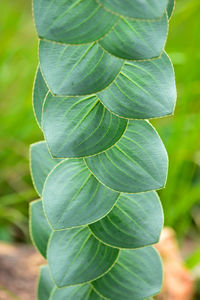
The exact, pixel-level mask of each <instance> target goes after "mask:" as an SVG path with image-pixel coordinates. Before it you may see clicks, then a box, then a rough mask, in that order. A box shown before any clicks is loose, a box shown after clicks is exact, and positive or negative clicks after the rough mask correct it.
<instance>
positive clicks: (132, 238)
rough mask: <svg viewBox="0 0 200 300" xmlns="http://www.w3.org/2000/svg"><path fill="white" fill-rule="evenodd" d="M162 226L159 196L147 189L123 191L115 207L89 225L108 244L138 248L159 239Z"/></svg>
mask: <svg viewBox="0 0 200 300" xmlns="http://www.w3.org/2000/svg"><path fill="white" fill-rule="evenodd" d="M162 226H163V212H162V206H161V203H160V201H159V198H158V196H157V194H156V193H155V192H147V193H141V194H132V195H131V194H121V195H120V197H119V199H118V201H117V203H116V204H115V206H114V208H113V209H112V211H111V212H110V213H109V214H108V215H107V216H106V217H105V218H103V219H101V220H100V221H98V222H96V223H94V224H91V225H90V229H91V230H92V233H94V235H95V236H96V237H97V238H98V239H99V240H100V241H102V242H103V243H106V244H107V245H110V246H114V247H119V248H138V247H144V246H148V245H152V244H155V243H157V242H158V240H159V237H160V232H161V230H162Z"/></svg>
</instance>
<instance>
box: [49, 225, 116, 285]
mask: <svg viewBox="0 0 200 300" xmlns="http://www.w3.org/2000/svg"><path fill="white" fill-rule="evenodd" d="M118 253H119V250H117V249H114V248H111V247H107V246H105V245H104V244H102V243H100V242H99V241H98V240H97V239H96V238H95V237H94V236H93V234H92V233H91V232H90V230H89V229H88V227H81V228H73V229H68V230H64V231H63V230H62V231H55V232H53V234H52V236H51V238H50V242H49V247H48V263H49V267H50V270H51V273H52V275H53V278H54V280H55V282H56V285H57V286H58V287H64V286H69V285H75V284H80V283H85V282H88V281H92V280H94V279H96V278H98V277H100V276H102V275H103V274H105V273H106V272H107V271H108V270H109V269H110V268H111V267H112V266H113V264H114V263H115V261H116V259H117V257H118Z"/></svg>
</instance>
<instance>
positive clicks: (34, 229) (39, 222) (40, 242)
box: [30, 200, 51, 258]
mask: <svg viewBox="0 0 200 300" xmlns="http://www.w3.org/2000/svg"><path fill="white" fill-rule="evenodd" d="M30 232H31V237H32V239H33V242H34V244H35V246H36V248H37V249H38V250H39V252H40V253H41V254H42V256H44V258H46V251H47V244H48V241H49V237H50V234H51V228H50V226H49V224H48V222H47V219H46V217H45V215H44V211H43V207H42V201H41V200H39V201H34V202H32V203H31V204H30Z"/></svg>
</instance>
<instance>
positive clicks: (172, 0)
mask: <svg viewBox="0 0 200 300" xmlns="http://www.w3.org/2000/svg"><path fill="white" fill-rule="evenodd" d="M174 7H175V0H168V5H167V14H168V18H169V19H170V18H171V16H172V13H173V10H174Z"/></svg>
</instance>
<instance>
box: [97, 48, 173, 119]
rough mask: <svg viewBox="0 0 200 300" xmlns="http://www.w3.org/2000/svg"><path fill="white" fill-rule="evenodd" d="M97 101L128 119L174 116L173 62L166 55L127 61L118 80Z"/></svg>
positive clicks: (99, 94)
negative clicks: (138, 60) (147, 59)
mask: <svg viewBox="0 0 200 300" xmlns="http://www.w3.org/2000/svg"><path fill="white" fill-rule="evenodd" d="M98 97H99V99H100V101H101V102H102V103H103V104H104V105H105V106H106V107H107V108H108V109H109V110H110V111H112V112H113V113H115V114H117V115H119V116H121V117H125V118H133V119H134V118H135V119H145V118H155V117H160V116H164V115H169V114H172V113H173V111H174V105H175V100H176V86H175V76H174V71H173V67H172V64H171V61H170V59H169V58H168V56H167V55H166V54H165V53H164V54H163V55H162V56H161V57H160V58H157V59H153V60H150V61H140V62H131V61H126V62H125V64H124V66H123V67H122V70H121V72H120V75H119V76H118V77H117V79H116V80H115V81H114V82H113V83H112V84H111V85H110V86H109V87H108V88H107V89H106V90H104V91H102V92H100V93H98Z"/></svg>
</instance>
